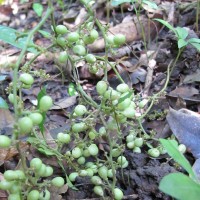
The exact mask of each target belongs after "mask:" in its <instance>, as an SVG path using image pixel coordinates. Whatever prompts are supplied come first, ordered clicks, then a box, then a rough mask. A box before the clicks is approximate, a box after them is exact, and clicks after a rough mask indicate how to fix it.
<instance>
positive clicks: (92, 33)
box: [90, 29, 99, 40]
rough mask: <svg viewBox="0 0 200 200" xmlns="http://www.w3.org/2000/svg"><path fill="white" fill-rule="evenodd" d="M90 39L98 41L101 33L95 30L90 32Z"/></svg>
mask: <svg viewBox="0 0 200 200" xmlns="http://www.w3.org/2000/svg"><path fill="white" fill-rule="evenodd" d="M90 37H91V38H92V39H93V40H96V39H97V38H98V37H99V33H98V32H97V31H96V30H95V29H92V30H91V31H90Z"/></svg>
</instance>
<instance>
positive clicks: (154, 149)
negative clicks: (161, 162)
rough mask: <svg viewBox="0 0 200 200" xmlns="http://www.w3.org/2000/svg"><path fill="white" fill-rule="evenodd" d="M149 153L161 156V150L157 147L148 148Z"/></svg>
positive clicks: (155, 156)
mask: <svg viewBox="0 0 200 200" xmlns="http://www.w3.org/2000/svg"><path fill="white" fill-rule="evenodd" d="M148 154H149V155H150V156H152V157H154V158H157V157H159V156H160V151H159V150H158V149H156V148H152V149H149V150H148Z"/></svg>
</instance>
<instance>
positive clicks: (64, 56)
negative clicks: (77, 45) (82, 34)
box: [58, 51, 68, 63]
mask: <svg viewBox="0 0 200 200" xmlns="http://www.w3.org/2000/svg"><path fill="white" fill-rule="evenodd" d="M67 60H68V54H67V52H66V51H62V52H60V55H59V57H58V61H59V62H60V63H66V62H67Z"/></svg>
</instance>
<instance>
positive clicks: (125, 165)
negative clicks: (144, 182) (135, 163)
mask: <svg viewBox="0 0 200 200" xmlns="http://www.w3.org/2000/svg"><path fill="white" fill-rule="evenodd" d="M120 167H121V168H123V169H124V168H126V167H128V161H126V162H125V163H124V164H123V165H120Z"/></svg>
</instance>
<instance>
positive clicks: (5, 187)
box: [0, 180, 13, 190]
mask: <svg viewBox="0 0 200 200" xmlns="http://www.w3.org/2000/svg"><path fill="white" fill-rule="evenodd" d="M12 184H13V182H10V181H6V180H2V181H1V182H0V189H1V190H9V189H10V188H11V186H12Z"/></svg>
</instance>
